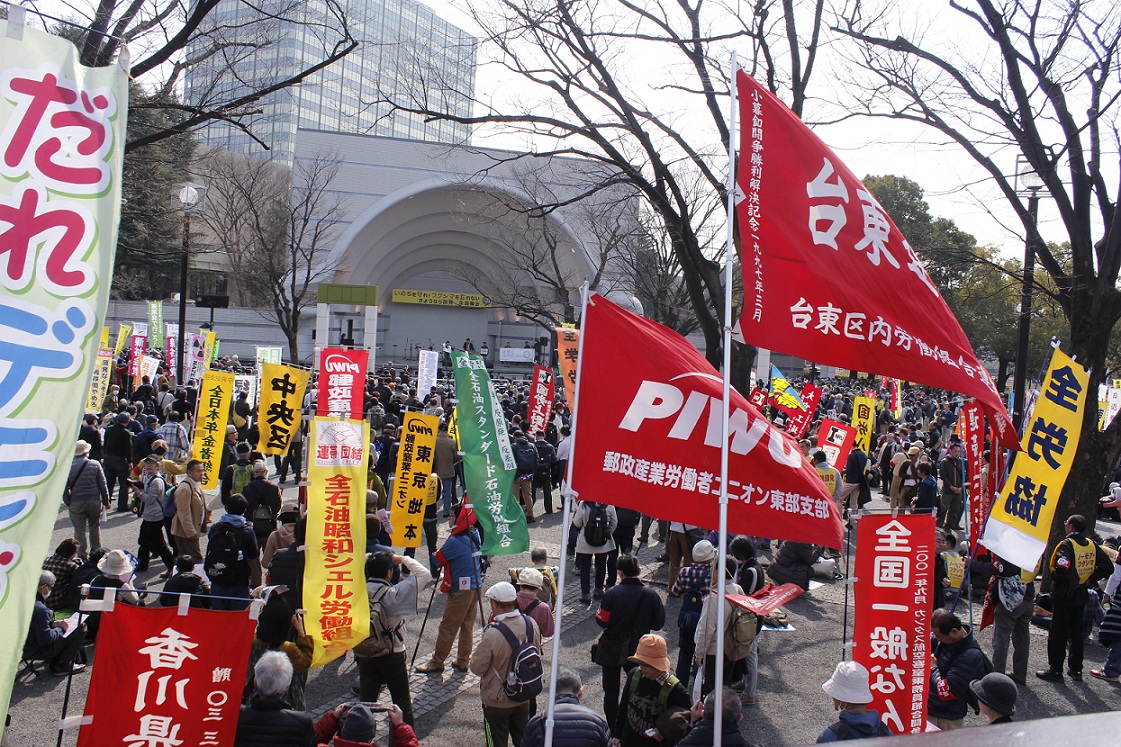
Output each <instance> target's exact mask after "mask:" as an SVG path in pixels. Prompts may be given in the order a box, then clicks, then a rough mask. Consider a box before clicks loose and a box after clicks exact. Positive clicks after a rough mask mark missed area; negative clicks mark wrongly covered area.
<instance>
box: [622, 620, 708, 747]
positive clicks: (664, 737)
mask: <svg viewBox="0 0 1121 747" xmlns="http://www.w3.org/2000/svg"><path fill="white" fill-rule="evenodd" d="M627 661H629V662H630V663H632V664H634V665H636V666H635V667H634V669H632V670H631V671H630V673H629V674H628V675H627V682H626V684H625V685H623V696H622V699H621V700H620V702H619V712H618V715H617V716H616V721H615V728H614V729H613V730H612V732H611V733H612V734H614V735H615V739H613V740H612V745H614V747H657V745H659V744H661V743H662V742H664V741H669V742H670V743H671V744H672V743H674V742H676V741H677V740H676V739H675V738H674V737H680V734H681V733H682V732H683V731H684V726H685V725H686V724H687V723H688V722H687V719H683V720H682V721H678V722H677V723H676V724H675V719H674V718H673V717H674V715H675V714H676V713H682V714H684V713H688V711H689V707H690V706H691V705H692V703H691V702H690V700H689V693H688V692H686V690H685V688H684V687H683V686H682V684H681V682H680V681H678V679H677V677H676V675H674V673H673V672H671V671H670V669H671V668H672V664H671V663H670V660H669V657H668V656H666V639H665V638H662V637H661V636H660V635H656V634H654V633H650V634H647V635H644V636H642V638H640V639H639V641H638V647H637V649H636V650H635V653H634V655H632V656H630V657H628V659H627ZM663 691H665V692H663ZM671 729H672V730H673V731H676V734H674V733H672V732H671Z"/></svg>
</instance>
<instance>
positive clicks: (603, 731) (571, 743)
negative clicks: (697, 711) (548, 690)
mask: <svg viewBox="0 0 1121 747" xmlns="http://www.w3.org/2000/svg"><path fill="white" fill-rule="evenodd" d="M553 719H554V723H553V747H608V745H609V744H610V743H611V730H610V729H609V728H608V726H607V719H605V718H604V717H603V716H601V715H600V714H598V713H596V712H595V711H593V710H592V709H591V708H588V707H587V706H583V705H580V700H579V698H577V697H576V696H575V695H570V694H568V693H561V694H558V695H557V699H556V706H555V707H554V709H553ZM544 744H545V714H544V713H541V714H539V715H537V716H534V717H533V718H531V719H530V720H529V724H528V725H527V726H526V727H525V736H523V737H522V743H521V747H543V745H544ZM709 744H711V742H710V743H709Z"/></svg>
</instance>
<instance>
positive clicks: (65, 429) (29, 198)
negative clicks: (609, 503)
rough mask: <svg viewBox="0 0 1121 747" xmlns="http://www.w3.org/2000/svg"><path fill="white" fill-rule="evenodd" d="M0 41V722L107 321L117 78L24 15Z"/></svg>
mask: <svg viewBox="0 0 1121 747" xmlns="http://www.w3.org/2000/svg"><path fill="white" fill-rule="evenodd" d="M0 39H3V42H2V43H0V131H2V133H3V134H2V135H0V149H2V150H3V151H4V158H3V159H0V246H3V247H4V248H5V253H4V255H3V267H4V271H3V272H2V273H0V340H2V341H3V345H0V370H3V372H4V373H3V376H2V380H0V433H2V434H3V438H2V439H0V441H2V444H3V447H4V448H3V450H2V452H0V639H2V640H5V641H7V644H5V645H4V646H3V647H2V649H0V730H2V729H3V724H4V720H5V719H4V716H5V714H6V713H7V709H8V701H9V698H10V697H11V694H12V684H13V682H14V680H15V672H16V666H17V664H18V663H19V659H20V652H21V651H22V649H23V642H24V640H26V638H27V631H28V628H29V626H30V621H31V613H32V609H33V607H34V604H35V594H36V588H37V587H38V585H39V569H40V567H41V565H42V562H43V558H45V557H46V556H47V554H48V553H49V552H50V549H49V547H48V546H49V544H50V540H51V531H52V530H53V529H54V525H55V520H56V519H57V518H58V515H59V509H60V508H61V507H62V492H63V489H64V487H65V485H66V482H67V480H68V478H69V475H70V468H71V464H72V461H73V459H74V455H75V450H74V446H75V443H76V441H77V437H78V425H79V420H80V416H81V414H82V412H83V410H84V407H85V404H86V397H87V395H88V393H89V388H90V378H91V376H92V372H93V366H94V363H95V361H96V360H97V349H98V344H99V337H100V335H101V328H102V325H103V324H104V323H105V308H106V305H107V304H108V295H109V285H110V283H111V281H112V274H113V251H114V247H115V246H116V243H117V224H118V220H119V217H120V206H121V163H122V157H123V154H124V130H125V112H126V106H127V104H128V75H127V72H126V71H125V70H124V69H122V68H121V66H120V65H118V64H116V63H114V64H111V65H107V66H106V67H100V68H83V67H81V66H80V65H79V64H78V49H77V47H75V46H74V45H73V44H71V43H70V42H69V41H68V40H66V39H63V38H60V37H57V36H52V35H50V34H47V33H44V32H42V31H36V30H34V29H31V28H25V27H23V26H22V24H18V25H17V24H8V23H7V22H5V21H0Z"/></svg>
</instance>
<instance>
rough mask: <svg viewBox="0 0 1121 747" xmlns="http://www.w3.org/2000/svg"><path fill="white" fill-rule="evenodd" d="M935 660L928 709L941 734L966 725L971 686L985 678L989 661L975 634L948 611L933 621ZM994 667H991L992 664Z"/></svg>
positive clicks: (938, 610) (936, 616)
mask: <svg viewBox="0 0 1121 747" xmlns="http://www.w3.org/2000/svg"><path fill="white" fill-rule="evenodd" d="M930 630H931V636H932V637H933V639H934V641H935V643H934V644H933V645H932V646H931V656H932V657H933V658H934V661H933V662H931V667H930V687H929V690H928V692H927V698H926V710H927V717H928V718H929V720H930V723H932V724H934V725H935V726H937V727H938V728H939V729H941V730H942V731H949V730H950V729H960V728H962V727H963V726H964V725H965V714H966V711H967V710H968V702H967V696H968V693H969V683H970V682H972V681H973V680H979V679H981V678H982V677H984V676H985V675H986V674H987V673H988V672H986V658H985V654H984V652H983V651H981V646H980V644H979V643H977V641H976V640H975V639H974V638H973V633H972V632H971V631H970V630H969V629H968V628H967V627H966V626H965V624H964V623H962V621H961V618H959V617H958V616H957V615H955V614H952V613H951V612H950V611H949V610H945V609H937V610H934V614H933V615H932V616H931V618H930ZM990 666H991V665H990Z"/></svg>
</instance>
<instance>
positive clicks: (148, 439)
mask: <svg viewBox="0 0 1121 747" xmlns="http://www.w3.org/2000/svg"><path fill="white" fill-rule="evenodd" d="M159 427H160V419H159V418H157V417H156V416H155V415H148V416H146V417H145V418H144V430H142V431H140V433H138V434H137V436H136V438H135V439H133V441H132V457H133V458H132V463H133V464H139V463H140V460H141V459H143V458H144V457H146V456H148V455H149V454H151V453H152V444H153V443H154V442H156V441H158V440H159V438H160V434H159V433H157V432H156V429H157V428H159Z"/></svg>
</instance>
